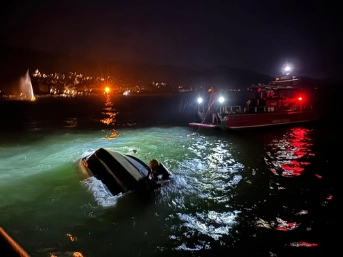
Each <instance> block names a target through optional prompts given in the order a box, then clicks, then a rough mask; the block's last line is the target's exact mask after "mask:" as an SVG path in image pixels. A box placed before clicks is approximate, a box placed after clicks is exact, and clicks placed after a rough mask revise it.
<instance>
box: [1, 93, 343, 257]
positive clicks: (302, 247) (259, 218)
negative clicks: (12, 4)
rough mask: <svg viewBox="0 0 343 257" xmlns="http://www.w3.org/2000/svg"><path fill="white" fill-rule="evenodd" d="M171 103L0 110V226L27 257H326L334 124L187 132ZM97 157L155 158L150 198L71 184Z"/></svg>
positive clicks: (101, 101) (134, 99)
mask: <svg viewBox="0 0 343 257" xmlns="http://www.w3.org/2000/svg"><path fill="white" fill-rule="evenodd" d="M181 98H182V97H181V96H180V95H174V96H171V95H169V96H146V97H142V96H128V97H125V96H114V97H106V96H102V97H74V98H63V97H54V98H51V97H38V98H37V100H36V101H34V102H29V101H8V100H2V101H0V115H1V116H0V119H1V121H0V132H1V134H0V210H1V211H0V226H1V227H3V228H4V229H5V230H6V231H7V233H9V234H10V235H11V236H12V237H13V238H14V239H15V240H16V241H17V242H18V243H19V244H20V245H21V246H22V247H23V248H24V249H25V250H26V251H27V252H28V253H29V254H30V255H31V256H37V257H38V256H39V257H41V256H42V257H43V256H87V257H94V256H214V255H218V256H224V255H225V256H334V255H332V254H333V253H335V251H336V250H339V249H340V245H339V242H338V240H337V238H339V232H340V230H339V225H340V224H339V223H338V215H339V213H340V212H339V209H338V207H339V206H338V202H337V197H338V188H339V187H340V180H339V173H340V170H341V167H340V163H341V161H340V149H341V143H342V139H341V135H340V130H341V129H340V128H339V126H338V124H339V121H340V120H341V118H340V116H339V115H337V113H338V111H337V110H336V111H333V110H331V107H332V106H333V105H334V102H333V101H328V105H326V106H325V111H326V112H325V116H324V117H323V119H322V120H320V121H318V122H314V123H309V124H301V125H292V126H282V127H273V128H264V129H257V130H248V131H240V132H232V131H222V130H206V129H199V130H198V129H196V128H194V127H189V126H188V122H189V121H191V120H187V119H189V118H184V117H183V116H182V115H181V114H180V113H179V111H180V106H179V103H180V101H181ZM99 147H104V148H108V149H111V150H116V151H119V152H122V153H128V152H130V153H132V151H133V150H136V151H137V152H136V153H135V155H136V156H137V157H138V158H140V159H142V160H144V161H146V162H148V161H149V160H150V159H151V158H157V159H159V160H160V161H162V162H163V163H164V164H165V166H166V167H167V168H168V169H169V170H170V171H171V172H172V174H173V178H172V179H171V180H170V181H168V182H167V183H166V184H165V185H164V187H163V188H162V189H161V190H160V191H158V192H157V194H156V196H155V197H144V196H140V195H137V194H135V193H134V192H133V193H128V194H125V195H120V196H112V195H110V194H109V193H108V191H107V190H106V188H104V186H103V185H102V184H101V183H100V182H99V181H97V180H96V179H94V178H89V179H85V178H83V177H82V176H81V174H80V172H79V170H78V167H77V160H78V159H79V158H80V157H81V156H84V155H86V154H88V153H90V152H92V151H94V150H96V149H98V148H99ZM0 256H2V255H1V254H0Z"/></svg>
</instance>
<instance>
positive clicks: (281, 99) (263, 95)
mask: <svg viewBox="0 0 343 257" xmlns="http://www.w3.org/2000/svg"><path fill="white" fill-rule="evenodd" d="M297 82H298V80H297V79H295V78H292V79H283V80H279V79H276V80H275V81H272V82H271V83H270V84H269V85H253V86H251V87H250V88H249V97H248V98H249V99H248V101H247V104H246V108H245V112H247V113H255V112H276V111H298V110H303V109H305V108H308V107H309V106H307V104H308V103H307V102H306V97H305V93H304V91H303V90H302V89H301V88H299V87H296V85H297V84H298V83H297Z"/></svg>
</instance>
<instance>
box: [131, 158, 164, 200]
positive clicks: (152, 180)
mask: <svg viewBox="0 0 343 257" xmlns="http://www.w3.org/2000/svg"><path fill="white" fill-rule="evenodd" d="M149 167H150V172H149V174H148V176H146V177H145V178H144V179H143V180H142V181H141V183H139V187H138V188H137V191H139V192H141V193H147V194H149V195H153V196H154V195H155V189H158V188H160V187H161V186H162V184H163V183H161V180H162V182H163V181H164V180H168V179H169V178H170V173H169V171H168V170H167V169H166V168H165V167H164V166H163V164H162V163H160V162H159V161H158V160H156V159H151V160H150V162H149Z"/></svg>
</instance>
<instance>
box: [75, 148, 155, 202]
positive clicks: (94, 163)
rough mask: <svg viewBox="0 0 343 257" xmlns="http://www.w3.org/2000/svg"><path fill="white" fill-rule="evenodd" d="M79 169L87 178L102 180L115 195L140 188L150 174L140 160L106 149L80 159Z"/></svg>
mask: <svg viewBox="0 0 343 257" xmlns="http://www.w3.org/2000/svg"><path fill="white" fill-rule="evenodd" d="M79 167H80V169H81V172H82V173H83V174H84V175H85V176H94V177H96V178H98V179H99V180H101V181H102V182H103V184H105V185H106V187H107V188H108V189H109V191H110V192H111V193H112V194H113V195H117V194H119V193H125V192H128V191H131V190H134V189H138V188H140V187H141V186H142V185H143V183H144V181H145V180H146V179H148V176H149V172H150V168H149V166H148V165H147V164H145V163H144V162H143V161H141V160H139V159H138V158H136V157H134V156H131V155H123V154H120V153H118V152H114V151H109V150H106V149H104V148H100V149H98V150H97V151H95V152H94V153H93V154H91V155H89V156H86V157H84V158H82V159H80V161H79Z"/></svg>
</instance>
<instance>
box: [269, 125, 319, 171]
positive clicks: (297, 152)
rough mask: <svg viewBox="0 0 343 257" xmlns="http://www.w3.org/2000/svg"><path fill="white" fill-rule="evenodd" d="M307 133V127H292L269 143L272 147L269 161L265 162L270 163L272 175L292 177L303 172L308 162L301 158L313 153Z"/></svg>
mask: <svg viewBox="0 0 343 257" xmlns="http://www.w3.org/2000/svg"><path fill="white" fill-rule="evenodd" d="M307 134H308V130H307V129H304V128H294V129H291V131H290V132H289V133H287V134H286V135H285V136H283V137H282V138H281V139H276V140H274V141H273V142H272V143H271V144H269V146H270V147H271V149H272V151H270V152H269V153H268V154H269V157H270V159H271V162H270V163H269V162H267V164H270V165H271V167H270V171H271V172H273V174H274V175H282V176H284V177H294V176H300V175H301V174H302V173H303V171H304V167H305V166H307V165H308V164H309V162H306V161H304V160H303V159H304V158H307V157H310V156H311V157H312V156H313V155H314V154H313V153H311V151H312V149H311V146H312V144H311V138H309V137H308V135H307Z"/></svg>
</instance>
